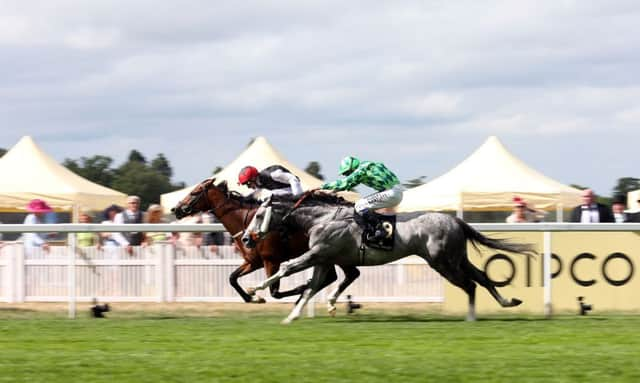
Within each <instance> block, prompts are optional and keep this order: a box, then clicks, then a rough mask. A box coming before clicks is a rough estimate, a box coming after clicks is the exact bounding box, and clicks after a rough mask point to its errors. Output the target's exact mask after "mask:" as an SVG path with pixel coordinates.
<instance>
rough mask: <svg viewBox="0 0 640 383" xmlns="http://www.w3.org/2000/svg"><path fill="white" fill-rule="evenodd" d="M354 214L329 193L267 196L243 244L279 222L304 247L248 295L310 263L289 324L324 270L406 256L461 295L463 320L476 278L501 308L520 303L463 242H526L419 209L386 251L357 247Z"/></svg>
mask: <svg viewBox="0 0 640 383" xmlns="http://www.w3.org/2000/svg"><path fill="white" fill-rule="evenodd" d="M336 203H338V205H336ZM354 214H355V211H354V209H353V204H351V203H348V202H346V201H339V200H338V199H337V197H336V196H335V195H333V194H327V193H316V194H312V195H307V194H305V195H303V198H300V199H296V200H292V199H290V198H277V197H273V198H272V200H271V201H270V202H269V204H264V205H262V206H260V208H258V211H257V212H256V214H255V216H254V218H253V220H252V222H251V224H250V226H249V228H248V229H247V230H246V231H245V234H244V235H243V242H245V243H247V244H251V242H252V241H250V239H251V238H252V237H257V238H261V237H262V236H263V235H264V234H265V232H266V231H269V230H273V229H274V228H275V227H277V226H278V225H281V224H282V223H283V222H284V223H285V224H286V225H288V226H290V227H298V228H300V229H302V230H304V231H305V232H306V233H307V234H308V235H309V251H307V252H306V253H304V254H303V255H302V256H300V257H298V258H297V259H294V260H292V261H291V262H287V263H284V264H283V265H281V268H280V270H279V271H278V272H277V273H276V274H274V275H273V276H271V277H269V278H267V280H265V281H264V282H263V283H262V284H260V285H259V286H257V287H255V288H253V289H250V293H254V292H255V291H256V290H260V289H264V288H266V287H268V286H271V284H273V283H276V282H277V281H279V280H280V278H282V277H286V276H288V275H291V274H293V273H297V272H299V271H302V270H304V269H306V268H309V267H314V273H313V278H312V280H311V284H310V286H309V289H308V290H307V291H305V292H304V293H303V299H302V300H300V301H299V302H298V304H296V306H295V308H294V309H293V310H292V311H291V313H290V314H289V316H288V317H287V318H286V319H284V320H283V322H282V323H284V324H288V323H291V321H293V320H295V319H297V318H298V317H299V316H300V314H301V312H302V309H303V307H304V305H305V304H306V303H307V301H308V300H309V299H310V298H311V297H312V296H313V295H314V294H316V293H317V292H318V291H319V290H320V289H322V288H323V286H321V283H319V282H321V281H322V280H323V279H324V278H325V276H324V275H325V273H327V272H328V270H329V269H331V268H333V265H340V266H343V267H344V266H350V267H356V266H375V265H382V264H385V263H389V262H392V261H395V260H398V259H400V258H404V257H407V256H409V255H417V256H419V257H421V258H422V259H424V260H425V261H426V262H427V263H428V264H429V265H430V266H431V267H432V268H433V269H434V270H436V271H437V272H439V273H440V274H441V275H442V276H443V277H444V278H446V279H447V280H448V281H449V282H451V283H452V284H454V285H455V286H458V287H459V288H461V289H462V290H464V291H465V292H466V293H467V296H468V298H469V311H468V314H467V320H475V319H476V316H475V290H476V282H477V283H479V284H480V285H481V286H483V287H484V288H486V289H487V290H488V291H489V293H490V294H491V296H493V298H494V299H495V300H496V301H497V302H498V303H499V304H500V305H501V306H502V307H513V306H518V305H519V304H520V303H522V301H521V300H519V299H516V298H514V299H510V300H507V299H505V298H503V297H502V296H501V295H500V294H499V293H498V291H497V290H496V285H495V283H494V282H493V281H491V279H489V277H488V276H487V275H486V274H485V272H484V271H482V270H480V269H478V268H477V267H475V266H474V265H473V264H472V263H471V262H470V261H469V259H468V257H467V241H470V242H471V244H472V245H473V246H474V247H476V248H477V246H478V244H481V245H484V246H486V247H489V248H492V249H497V250H503V251H509V252H514V253H520V254H535V252H534V250H533V247H532V245H530V244H516V243H511V242H509V241H508V240H505V239H495V238H489V237H486V236H484V235H483V234H481V233H480V232H478V231H476V230H475V229H474V228H473V227H471V226H469V225H468V224H467V223H466V222H464V221H463V220H461V219H459V218H457V217H453V216H451V215H447V214H442V213H424V214H422V215H420V216H417V217H415V218H412V219H409V220H407V221H405V222H398V223H397V225H396V228H395V238H394V246H393V249H392V250H378V249H374V248H369V247H366V248H365V249H364V251H363V249H362V248H361V238H362V228H361V227H360V225H359V224H358V223H357V222H356V219H355V216H354ZM258 243H260V241H258ZM344 287H346V286H344ZM343 290H344V289H343V286H340V287H338V288H337V289H336V290H335V291H333V292H332V293H331V294H329V297H328V299H329V304H330V305H331V304H332V302H335V301H336V299H337V297H338V296H339V295H340V293H342V291H343Z"/></svg>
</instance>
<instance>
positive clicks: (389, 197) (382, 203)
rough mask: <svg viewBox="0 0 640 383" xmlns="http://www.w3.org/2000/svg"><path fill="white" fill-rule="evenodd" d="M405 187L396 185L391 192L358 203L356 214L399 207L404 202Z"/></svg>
mask: <svg viewBox="0 0 640 383" xmlns="http://www.w3.org/2000/svg"><path fill="white" fill-rule="evenodd" d="M403 191H404V187H402V185H396V186H394V187H393V188H391V189H389V190H383V191H381V192H378V193H373V194H371V195H368V196H366V197H364V198H362V199H359V200H358V201H357V202H356V206H355V209H356V212H357V213H362V212H363V211H364V210H367V209H369V210H377V209H382V208H385V207H394V206H397V205H398V204H399V203H400V202H401V201H402V194H403Z"/></svg>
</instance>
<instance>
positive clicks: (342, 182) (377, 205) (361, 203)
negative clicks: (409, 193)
mask: <svg viewBox="0 0 640 383" xmlns="http://www.w3.org/2000/svg"><path fill="white" fill-rule="evenodd" d="M340 174H341V175H343V176H345V178H343V179H339V180H336V181H333V182H329V183H325V184H323V185H322V186H321V188H322V189H329V190H335V191H343V190H350V189H352V188H354V187H356V186H358V185H360V184H363V185H366V186H369V187H371V188H372V189H375V190H376V193H373V194H371V195H368V196H366V197H364V198H361V199H359V200H358V201H356V205H355V210H356V213H358V214H360V215H362V216H363V217H365V219H369V220H371V214H369V213H370V211H372V210H377V209H382V208H390V207H394V206H397V205H398V204H399V203H400V202H401V201H402V193H403V190H404V188H403V187H402V185H400V181H399V180H398V177H397V176H396V175H395V174H393V172H391V170H389V169H388V168H387V167H386V166H385V165H384V164H383V163H381V162H373V161H363V162H360V160H359V159H357V158H356V157H353V156H348V157H345V158H344V159H343V160H342V162H341V163H340ZM378 236H379V235H378V233H376V237H378Z"/></svg>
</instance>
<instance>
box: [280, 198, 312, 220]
mask: <svg viewBox="0 0 640 383" xmlns="http://www.w3.org/2000/svg"><path fill="white" fill-rule="evenodd" d="M311 194H313V190H309V191H307V192H305V193H304V194H303V195H302V197H300V199H298V201H297V202H296V203H295V205H293V207H292V208H291V210H289V211H288V212H287V214H285V215H284V216H283V217H282V222H284V221H286V220H287V219H288V218H289V216H291V213H293V211H294V210H296V209H297V208H298V207H299V206H300V204H301V203H302V201H304V200H305V199H306V198H307V197H308V196H310V195H311Z"/></svg>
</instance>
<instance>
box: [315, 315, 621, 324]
mask: <svg viewBox="0 0 640 383" xmlns="http://www.w3.org/2000/svg"><path fill="white" fill-rule="evenodd" d="M564 319H572V320H575V319H579V320H583V321H606V320H609V319H611V318H609V317H597V316H589V317H587V316H584V317H579V316H577V315H566V316H558V317H554V318H550V319H548V318H545V317H543V316H515V315H514V316H486V317H480V318H477V320H476V321H477V322H481V323H482V322H544V321H553V320H564ZM331 320H333V321H334V322H336V323H344V322H362V323H367V322H369V323H375V322H415V323H426V322H432V323H440V322H442V323H447V322H461V323H462V322H467V321H466V318H465V317H464V316H447V315H417V314H416V315H412V314H401V315H393V314H355V315H348V316H339V317H336V318H333V319H331V318H327V321H329V322H330V321H331Z"/></svg>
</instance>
